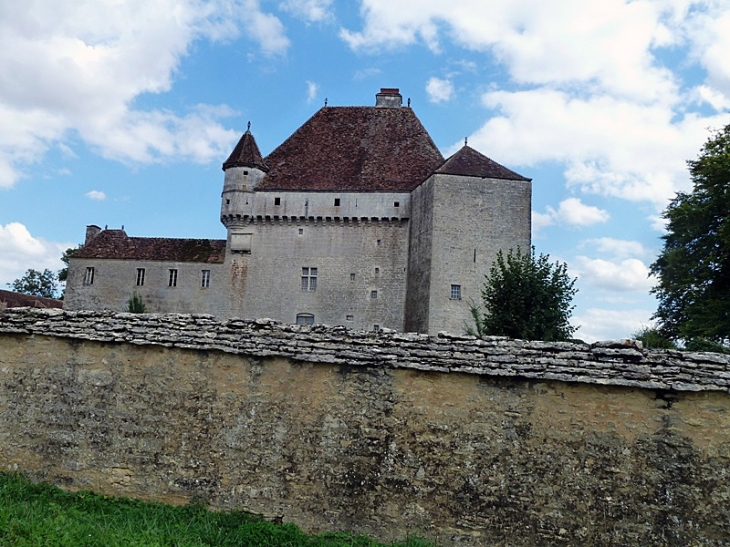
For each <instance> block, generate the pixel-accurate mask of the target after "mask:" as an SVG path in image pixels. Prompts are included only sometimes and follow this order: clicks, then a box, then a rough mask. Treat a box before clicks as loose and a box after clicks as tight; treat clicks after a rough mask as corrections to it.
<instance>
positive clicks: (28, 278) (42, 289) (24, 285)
mask: <svg viewBox="0 0 730 547" xmlns="http://www.w3.org/2000/svg"><path fill="white" fill-rule="evenodd" d="M7 285H8V287H10V288H12V290H14V291H15V292H19V293H23V294H32V295H33V296H43V297H45V298H56V293H57V292H58V277H57V276H56V274H55V273H53V272H52V271H51V270H49V269H47V268H46V269H45V270H43V271H42V272H39V271H38V270H34V269H33V268H29V269H28V270H27V271H26V272H25V275H24V276H23V277H21V278H20V279H16V280H15V281H13V282H12V283H8V284H7Z"/></svg>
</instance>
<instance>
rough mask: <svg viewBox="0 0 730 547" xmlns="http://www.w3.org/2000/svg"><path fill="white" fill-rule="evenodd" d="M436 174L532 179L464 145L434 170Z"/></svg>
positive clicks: (526, 180) (527, 180)
mask: <svg viewBox="0 0 730 547" xmlns="http://www.w3.org/2000/svg"><path fill="white" fill-rule="evenodd" d="M436 173H441V174H444V175H463V176H466V177H480V178H486V179H505V180H520V181H525V182H529V181H530V180H532V179H528V178H526V177H523V176H522V175H520V174H518V173H515V172H514V171H512V170H511V169H507V168H506V167H505V166H503V165H500V164H498V163H497V162H496V161H494V160H492V159H490V158H488V157H487V156H485V155H484V154H481V153H479V152H477V151H476V150H474V149H473V148H471V147H469V146H467V145H464V146H463V147H462V148H461V149H460V150H459V151H458V152H456V153H455V154H454V155H453V156H451V157H450V158H449V159H447V160H446V161H445V162H444V164H443V165H442V166H441V167H439V168H438V169H436Z"/></svg>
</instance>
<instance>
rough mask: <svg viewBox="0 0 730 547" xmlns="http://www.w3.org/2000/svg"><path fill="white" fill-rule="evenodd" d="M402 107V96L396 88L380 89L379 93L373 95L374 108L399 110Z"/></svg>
mask: <svg viewBox="0 0 730 547" xmlns="http://www.w3.org/2000/svg"><path fill="white" fill-rule="evenodd" d="M402 105H403V96H402V95H401V94H400V89H398V88H397V87H381V88H380V93H378V94H376V95H375V106H381V107H383V108H400V107H401V106H402Z"/></svg>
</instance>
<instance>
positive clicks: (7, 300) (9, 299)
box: [0, 289, 63, 308]
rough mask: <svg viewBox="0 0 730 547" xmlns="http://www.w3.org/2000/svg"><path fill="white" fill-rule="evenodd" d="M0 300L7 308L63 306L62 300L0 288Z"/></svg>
mask: <svg viewBox="0 0 730 547" xmlns="http://www.w3.org/2000/svg"><path fill="white" fill-rule="evenodd" d="M0 302H2V303H4V304H5V305H6V306H7V307H8V308H26V307H30V308H63V300H56V299H55V298H44V297H42V296H33V295H30V294H22V293H19V292H12V291H3V290H1V289H0Z"/></svg>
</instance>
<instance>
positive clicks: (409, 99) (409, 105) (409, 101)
mask: <svg viewBox="0 0 730 547" xmlns="http://www.w3.org/2000/svg"><path fill="white" fill-rule="evenodd" d="M410 107H411V98H410V97H408V108H410Z"/></svg>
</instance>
